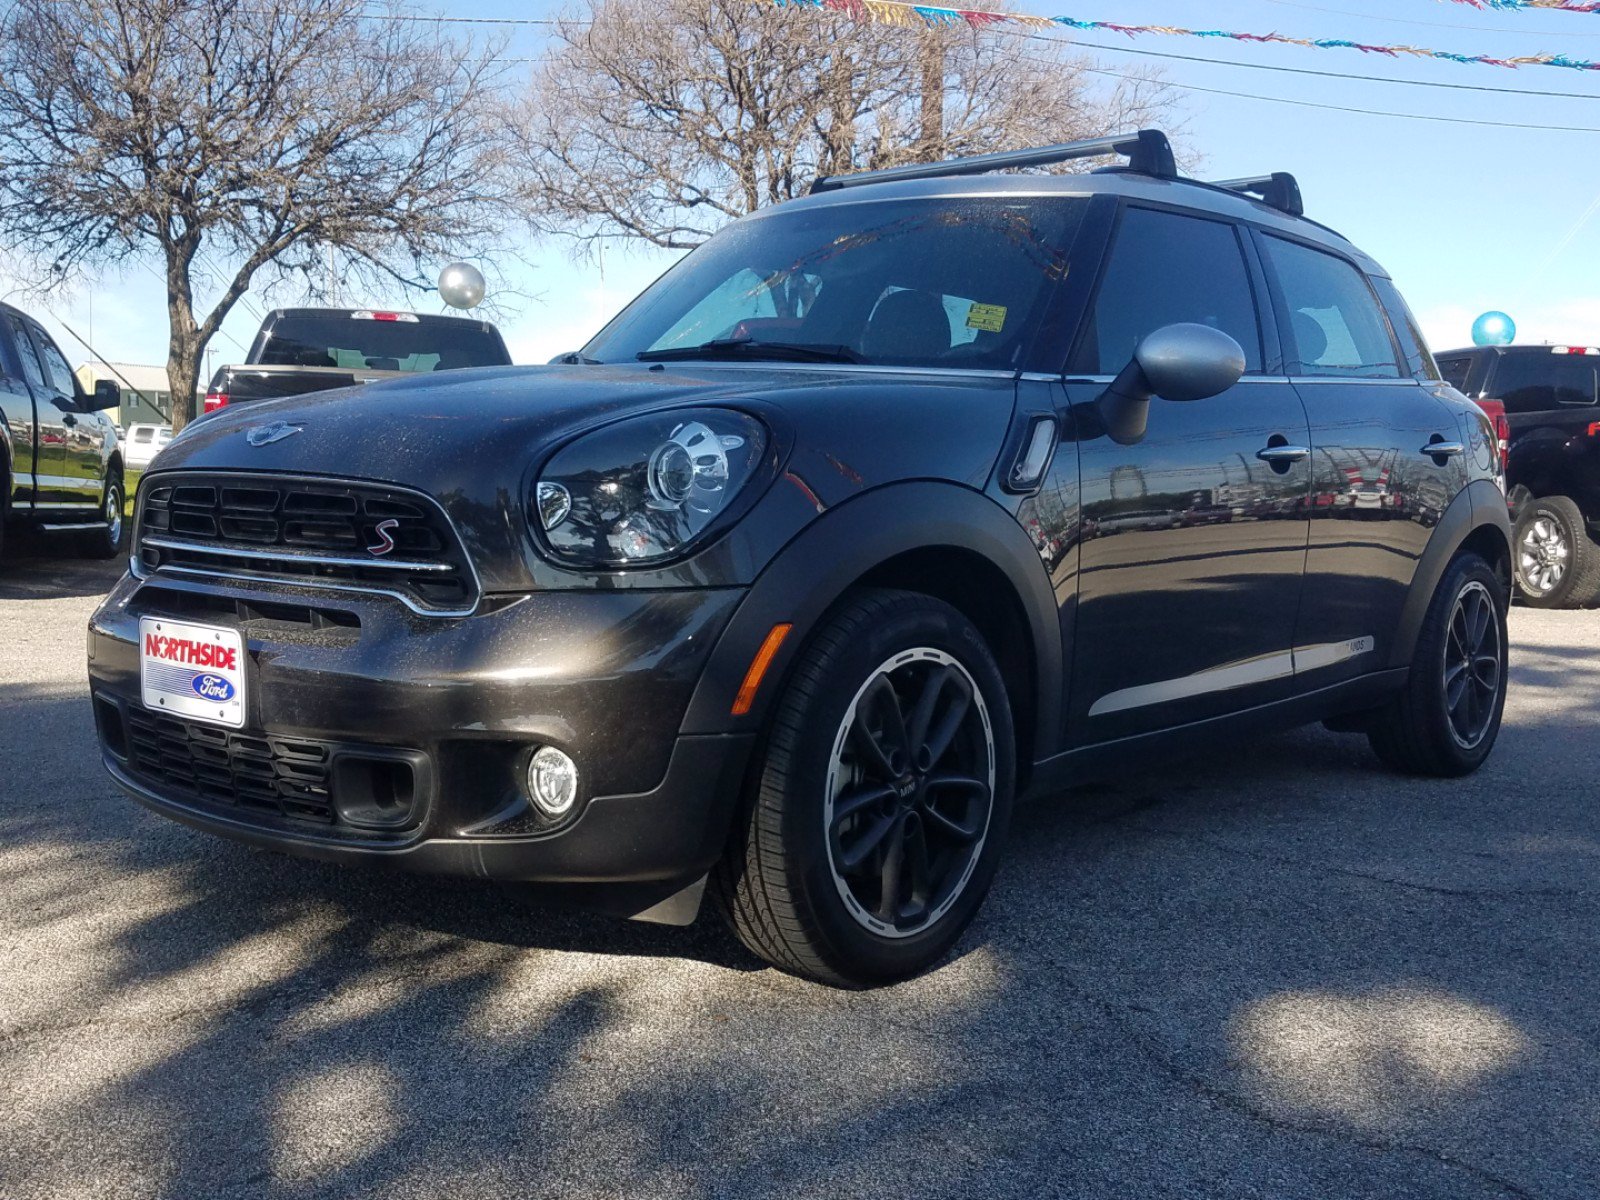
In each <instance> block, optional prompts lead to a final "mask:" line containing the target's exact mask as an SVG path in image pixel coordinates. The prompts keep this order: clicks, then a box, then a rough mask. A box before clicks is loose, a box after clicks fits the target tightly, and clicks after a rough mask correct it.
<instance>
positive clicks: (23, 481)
mask: <svg viewBox="0 0 1600 1200" xmlns="http://www.w3.org/2000/svg"><path fill="white" fill-rule="evenodd" d="M121 403H122V390H121V389H120V388H119V387H118V386H117V385H116V384H115V383H113V382H112V381H111V380H109V379H105V380H101V381H100V382H99V383H97V384H95V389H94V391H93V392H92V393H85V392H84V390H83V388H82V387H80V386H79V384H78V380H77V378H76V377H75V376H74V375H73V373H72V369H71V368H70V367H68V366H67V359H66V356H65V355H64V354H62V353H61V351H60V349H58V348H57V346H56V344H55V342H54V341H52V340H51V338H50V335H49V334H48V333H46V332H45V331H44V329H43V328H42V327H41V326H40V325H39V323H38V322H37V321H35V320H34V319H33V318H32V317H30V316H28V315H27V314H26V313H24V312H22V311H20V310H19V309H15V308H12V307H11V305H9V304H0V541H3V540H4V536H5V529H6V527H7V526H8V525H27V526H30V527H31V528H33V529H36V530H43V531H46V532H50V533H63V534H68V535H71V536H73V537H74V538H75V539H76V541H77V543H78V545H79V547H80V548H81V549H82V550H83V551H84V553H86V554H91V555H93V556H95V557H97V558H110V557H111V556H112V555H114V554H116V553H117V552H118V551H119V550H121V549H122V529H123V522H122V517H123V497H124V495H125V494H126V493H125V491H124V485H123V480H122V452H121V450H119V449H118V448H117V427H116V426H115V425H114V424H113V423H112V422H111V419H110V418H109V417H107V416H106V415H105V411H104V410H105V409H108V408H116V407H117V406H118V405H119V404H121Z"/></svg>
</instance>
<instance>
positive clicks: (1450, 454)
mask: <svg viewBox="0 0 1600 1200" xmlns="http://www.w3.org/2000/svg"><path fill="white" fill-rule="evenodd" d="M1433 436H1434V439H1435V440H1434V441H1431V442H1429V443H1428V444H1427V445H1426V446H1424V447H1423V448H1422V449H1421V450H1420V451H1419V452H1418V453H1421V454H1426V455H1428V456H1429V457H1431V458H1434V459H1446V458H1454V457H1455V456H1456V455H1458V454H1465V453H1466V452H1467V448H1466V447H1465V446H1463V445H1462V444H1461V443H1460V442H1447V441H1445V440H1444V439H1443V438H1442V437H1439V435H1438V434H1434V435H1433ZM1439 465H1440V466H1441V467H1442V466H1444V463H1443V462H1440V463H1439Z"/></svg>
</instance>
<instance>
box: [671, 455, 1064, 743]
mask: <svg viewBox="0 0 1600 1200" xmlns="http://www.w3.org/2000/svg"><path fill="white" fill-rule="evenodd" d="M941 546H943V547H952V548H955V549H958V550H965V551H969V552H971V553H973V554H977V555H980V556H982V557H983V558H984V559H986V560H988V561H989V562H990V563H992V564H993V565H994V566H995V567H997V568H998V569H999V570H1000V571H1001V572H1002V573H1003V574H1004V575H1005V576H1006V578H1007V579H1008V580H1009V581H1010V583H1011V586H1012V588H1013V590H1014V591H1015V592H1016V594H1017V597H1018V599H1019V600H1020V601H1021V605H1022V610H1023V612H1024V613H1025V614H1026V618H1027V622H1028V627H1029V628H1028V633H1029V634H1030V636H1031V639H1032V643H1033V658H1034V676H1035V680H1036V690H1037V694H1036V696H1035V697H1033V700H1034V704H1033V710H1034V714H1035V727H1036V728H1035V731H1034V746H1035V754H1036V755H1037V756H1039V757H1047V756H1049V755H1050V754H1053V753H1055V752H1056V751H1057V750H1058V749H1059V742H1060V737H1061V706H1062V698H1063V695H1064V691H1065V688H1064V680H1063V678H1062V664H1063V658H1062V648H1061V622H1060V617H1059V615H1058V611H1057V608H1056V601H1055V595H1054V593H1053V592H1052V591H1051V589H1050V580H1049V577H1048V576H1047V575H1046V573H1045V569H1044V564H1043V563H1042V562H1041V561H1040V559H1039V552H1038V551H1037V550H1036V549H1035V548H1034V546H1033V543H1032V542H1031V541H1030V540H1029V539H1028V535H1027V534H1026V533H1024V532H1023V529H1022V527H1021V526H1020V525H1018V524H1017V522H1016V519H1015V518H1014V517H1013V516H1012V515H1011V514H1010V513H1008V512H1007V511H1006V510H1005V509H1003V508H1001V507H1000V506H999V505H998V504H996V503H995V502H994V501H993V500H991V499H989V498H988V497H987V496H985V495H984V494H982V493H981V492H976V491H973V490H971V489H970V488H966V487H962V486H960V485H958V484H953V483H932V482H908V483H896V484H889V485H887V486H884V487H881V488H876V489H874V490H872V491H869V492H866V493H865V494H863V495H861V496H858V497H855V498H854V499H851V500H848V501H846V502H845V503H843V504H841V505H838V506H837V507H835V508H833V509H831V510H829V511H828V512H827V513H826V514H824V515H823V516H821V517H818V518H817V519H816V520H815V521H814V522H812V523H811V524H810V525H809V526H807V527H806V529H805V530H804V531H803V532H802V533H801V534H800V535H799V536H797V537H796V538H795V539H794V540H793V541H792V542H790V543H789V545H788V546H786V547H785V548H784V549H783V551H782V552H781V553H780V554H778V556H777V557H776V558H774V559H773V560H772V562H771V563H770V564H768V566H767V567H766V569H765V570H763V571H762V572H761V574H760V575H759V576H758V577H757V579H756V581H755V583H754V584H753V585H752V586H751V588H750V591H749V594H748V595H747V596H746V597H745V599H744V601H743V602H742V603H741V604H740V606H739V608H738V610H737V611H736V612H735V613H734V615H733V618H732V620H731V621H730V622H729V623H728V627H727V629H726V630H724V631H723V634H722V637H721V638H720V640H719V641H718V643H717V647H716V650H715V651H714V652H713V653H712V656H711V661H710V664H709V665H708V666H707V668H706V671H705V673H704V674H703V675H702V676H701V679H700V684H699V687H697V688H696V689H695V693H694V696H693V698H692V699H691V700H690V702H689V711H688V713H687V714H686V715H685V717H684V723H683V727H682V732H683V733H685V734H703V733H743V732H748V731H754V730H757V729H759V728H761V726H762V723H763V721H764V719H765V716H766V714H767V713H768V712H769V711H770V710H771V706H772V704H773V702H774V700H775V699H776V697H777V696H778V695H779V694H780V693H781V692H782V690H783V681H784V679H785V677H786V676H787V675H788V672H789V670H790V668H791V667H792V666H793V664H794V661H795V657H796V655H797V654H798V653H799V652H800V650H801V649H802V648H803V647H804V645H805V643H806V640H807V638H808V637H809V636H810V634H811V633H812V631H813V630H814V629H815V627H816V625H817V622H818V621H819V620H820V619H821V617H822V616H823V614H824V613H825V612H826V611H827V609H828V608H830V607H831V606H832V605H833V603H834V602H835V601H836V600H838V598H839V597H840V596H841V595H842V594H843V593H844V592H845V591H846V589H848V588H849V587H850V585H851V584H853V583H854V582H855V581H856V580H858V579H860V578H861V577H862V576H863V575H865V574H867V573H868V572H869V571H871V570H872V569H873V568H875V567H878V566H880V565H881V564H883V563H885V562H888V561H889V560H890V559H892V558H894V557H896V556H897V555H900V554H904V553H906V552H908V551H914V550H925V549H928V548H933V547H941ZM780 622H789V623H791V624H793V625H794V631H793V633H792V634H791V635H790V636H789V638H788V639H787V640H786V641H785V642H784V643H783V646H782V648H781V650H780V651H779V653H778V655H777V657H776V658H775V659H774V661H773V663H772V667H771V669H770V670H769V671H768V673H767V676H766V678H765V680H764V681H763V683H762V685H761V690H760V692H759V693H758V694H757V697H756V702H755V705H754V706H753V707H752V709H751V711H750V712H749V714H748V715H746V716H743V717H735V716H733V715H732V714H731V712H730V711H729V710H730V708H731V706H732V703H733V699H734V696H735V695H736V694H737V692H738V690H739V685H740V683H741V682H742V680H743V679H744V675H745V672H746V670H747V669H748V668H749V666H750V662H751V659H753V658H754V657H755V655H756V652H757V650H758V649H759V648H760V646H761V643H762V641H763V639H765V637H766V636H767V633H768V632H769V631H770V630H771V628H772V627H773V626H774V625H776V624H779V623H780Z"/></svg>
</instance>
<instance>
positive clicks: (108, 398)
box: [84, 379, 122, 412]
mask: <svg viewBox="0 0 1600 1200" xmlns="http://www.w3.org/2000/svg"><path fill="white" fill-rule="evenodd" d="M121 403H122V388H121V387H120V386H118V384H117V381H116V380H114V379H97V380H95V384H94V392H93V393H92V394H91V395H90V396H89V397H88V403H87V404H85V405H84V408H86V409H87V410H88V411H89V412H104V411H105V410H106V409H108V408H116V407H117V406H118V405H120V404H121Z"/></svg>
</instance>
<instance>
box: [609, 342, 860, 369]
mask: <svg viewBox="0 0 1600 1200" xmlns="http://www.w3.org/2000/svg"><path fill="white" fill-rule="evenodd" d="M634 357H635V358H637V359H638V360H639V361H640V362H671V361H673V360H674V359H690V358H710V359H717V358H770V359H772V360H774V361H776V362H834V363H858V362H861V361H862V358H861V355H859V354H857V353H856V352H855V351H854V350H852V349H850V347H849V346H828V345H822V344H818V343H811V342H753V341H751V340H750V339H749V338H716V339H713V340H712V341H709V342H702V343H701V344H700V345H698V346H669V347H667V348H665V349H661V350H642V351H640V352H639V353H638V354H636V355H635V356H634Z"/></svg>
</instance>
